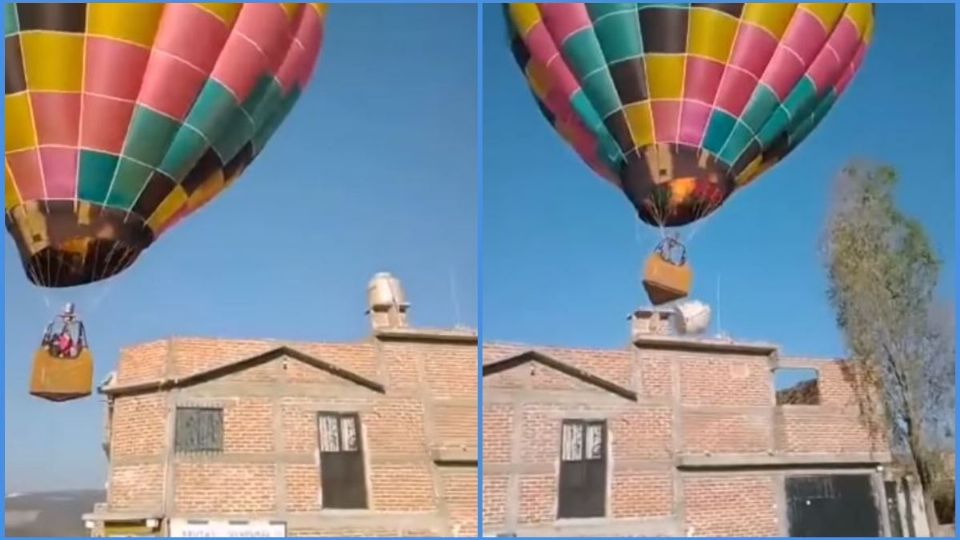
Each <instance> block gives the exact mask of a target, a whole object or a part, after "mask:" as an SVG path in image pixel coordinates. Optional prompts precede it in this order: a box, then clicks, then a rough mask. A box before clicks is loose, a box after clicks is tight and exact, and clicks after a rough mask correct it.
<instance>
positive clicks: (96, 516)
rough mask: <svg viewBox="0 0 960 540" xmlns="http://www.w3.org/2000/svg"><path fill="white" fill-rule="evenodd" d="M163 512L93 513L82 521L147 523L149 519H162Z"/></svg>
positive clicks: (84, 515) (85, 516) (85, 515)
mask: <svg viewBox="0 0 960 540" xmlns="http://www.w3.org/2000/svg"><path fill="white" fill-rule="evenodd" d="M162 517H163V512H160V511H145V512H91V513H89V514H83V516H81V519H83V520H84V521H123V522H127V521H145V520H148V519H161V518H162Z"/></svg>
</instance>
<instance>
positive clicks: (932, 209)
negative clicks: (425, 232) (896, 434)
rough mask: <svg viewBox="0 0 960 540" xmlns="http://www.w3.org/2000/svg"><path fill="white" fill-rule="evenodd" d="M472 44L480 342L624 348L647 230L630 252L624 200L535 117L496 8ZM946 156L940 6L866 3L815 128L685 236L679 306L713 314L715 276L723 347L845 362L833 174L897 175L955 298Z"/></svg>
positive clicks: (950, 70) (947, 100) (950, 71)
mask: <svg viewBox="0 0 960 540" xmlns="http://www.w3.org/2000/svg"><path fill="white" fill-rule="evenodd" d="M483 32H484V35H483V40H484V58H483V71H484V73H483V82H484V89H483V129H484V133H483V163H484V171H483V172H484V178H483V204H484V206H483V237H482V246H481V252H482V255H481V256H482V266H483V268H482V274H481V280H482V284H483V298H482V302H483V333H484V339H485V340H509V341H520V342H528V343H540V344H559V345H566V346H589V347H613V348H619V347H622V346H624V345H625V344H626V343H627V339H628V327H627V323H626V321H625V320H624V319H625V317H626V315H627V314H628V313H629V312H630V311H631V310H632V309H634V308H636V307H638V306H639V305H641V304H643V303H644V302H645V301H646V298H645V295H644V293H643V289H642V287H641V285H640V269H641V264H642V261H643V259H644V258H645V257H646V256H647V255H648V254H649V252H650V250H651V249H652V247H653V245H654V243H655V240H656V238H657V236H656V231H655V230H652V229H650V228H646V227H645V228H644V229H643V230H644V235H643V236H642V237H641V238H642V239H643V240H644V242H643V243H642V244H641V243H638V241H637V234H636V230H637V228H636V227H635V223H636V221H637V220H636V218H635V213H634V212H633V210H632V207H631V206H630V205H629V203H628V202H627V200H626V197H624V196H623V195H622V194H621V192H619V191H618V190H616V189H615V188H614V187H612V186H610V185H609V184H607V183H605V182H603V181H601V180H599V179H598V178H597V177H595V176H594V175H593V174H592V173H591V172H590V171H589V169H588V168H587V167H586V166H585V165H583V164H582V162H581V161H580V160H579V158H578V157H577V156H576V155H575V154H574V153H573V151H572V150H570V149H568V147H567V146H566V144H565V143H564V142H563V141H562V140H561V138H560V137H559V136H558V135H557V134H556V133H555V132H554V131H553V130H552V128H551V127H550V126H549V124H548V123H547V122H546V120H544V119H543V118H542V116H541V114H540V112H539V110H538V109H537V107H536V105H535V104H534V101H533V98H532V97H531V96H530V93H529V91H528V90H527V88H526V87H525V85H524V81H523V77H522V75H521V73H520V71H519V70H518V68H517V67H516V65H515V63H514V61H513V59H512V57H511V56H510V53H509V50H508V48H507V37H506V30H505V27H504V21H503V16H502V14H501V12H500V9H499V7H498V6H485V11H484V28H483ZM954 146H955V145H954V7H953V5H943V4H941V5H930V4H927V5H923V4H917V5H906V4H892V5H888V4H882V5H879V6H878V7H877V31H876V34H875V40H874V44H873V48H872V50H871V51H870V53H869V54H868V56H867V60H866V63H865V65H864V67H863V69H862V70H861V72H860V73H859V75H858V76H857V78H856V80H855V81H854V82H853V84H852V86H851V87H850V88H848V90H847V93H846V94H845V95H844V96H843V97H842V98H841V99H840V101H839V103H838V104H837V106H836V107H835V108H834V110H833V111H832V112H831V113H830V114H829V115H828V117H827V118H826V120H825V121H824V122H823V123H822V124H821V125H820V126H819V128H818V129H817V130H816V131H815V132H814V134H813V135H811V136H810V137H809V138H808V139H807V140H806V141H805V142H804V143H803V144H802V145H801V146H800V147H799V148H798V149H797V150H796V151H795V152H793V153H792V154H791V155H790V156H789V157H788V158H787V159H786V160H785V161H784V162H783V163H781V164H780V165H778V166H777V167H776V168H774V169H773V170H772V171H770V172H769V173H768V174H766V175H765V176H764V177H762V178H761V179H760V180H759V181H758V182H756V183H754V184H753V185H751V186H750V187H749V188H747V189H746V190H744V191H743V192H741V193H740V194H738V195H737V196H736V197H734V198H733V199H731V201H729V203H728V204H727V205H725V206H724V207H723V208H722V209H721V210H720V211H719V212H718V213H717V214H715V215H714V216H713V217H712V218H711V219H710V221H709V222H707V223H706V224H705V225H704V226H703V227H701V228H700V230H699V231H698V232H697V234H696V236H695V237H694V239H693V242H692V244H691V245H690V246H689V247H690V252H689V253H690V256H691V257H692V264H693V266H694V270H695V287H694V290H693V294H692V296H693V297H695V298H699V299H701V300H703V301H705V302H707V303H709V304H712V305H713V304H716V285H717V280H718V277H719V278H720V293H721V302H720V304H719V306H720V310H719V311H720V319H721V323H722V329H723V330H724V331H725V332H726V333H728V334H730V335H731V336H732V337H734V338H737V339H743V340H760V341H769V342H774V343H778V344H781V345H782V346H783V347H784V350H785V352H786V353H788V354H794V355H808V356H821V355H823V356H833V355H839V354H842V353H843V343H842V340H841V337H840V334H839V332H838V330H837V328H836V324H835V322H834V317H833V314H832V312H831V310H830V307H829V305H828V304H827V301H826V296H825V291H826V288H827V281H826V276H825V273H824V271H823V268H822V264H821V261H822V259H821V257H820V255H819V252H818V249H819V247H818V245H819V244H818V242H819V239H820V236H821V234H822V228H823V223H824V220H825V217H826V215H827V211H828V207H829V202H830V201H829V196H830V188H831V184H832V181H833V178H834V175H835V173H836V172H837V171H839V170H840V168H841V167H842V166H843V165H844V164H845V162H846V161H847V160H848V159H849V158H869V159H874V160H880V161H883V162H885V163H888V164H890V165H893V166H894V167H896V168H897V170H898V171H899V172H900V173H901V175H902V177H903V179H902V186H901V187H900V189H899V191H898V194H897V196H898V201H899V202H900V203H901V205H902V207H903V208H904V209H905V211H906V212H908V213H909V214H911V215H914V216H916V217H918V218H919V219H920V220H921V222H922V223H923V224H924V225H925V226H926V228H927V231H928V232H929V234H930V235H931V236H932V240H933V242H934V244H935V247H936V249H937V251H938V252H939V254H940V256H941V257H942V258H943V259H944V261H945V262H946V264H945V267H944V269H943V274H942V276H941V280H942V282H943V283H942V287H941V293H942V294H943V296H944V297H946V298H948V299H953V297H954V295H955V292H954V291H955V289H954V272H955V268H956V264H955V255H956V254H955V251H954V249H955V246H954V244H955V242H954V159H955V157H954ZM716 307H717V306H716V305H714V308H715V309H716ZM716 320H717V317H716V314H715V316H714V322H716Z"/></svg>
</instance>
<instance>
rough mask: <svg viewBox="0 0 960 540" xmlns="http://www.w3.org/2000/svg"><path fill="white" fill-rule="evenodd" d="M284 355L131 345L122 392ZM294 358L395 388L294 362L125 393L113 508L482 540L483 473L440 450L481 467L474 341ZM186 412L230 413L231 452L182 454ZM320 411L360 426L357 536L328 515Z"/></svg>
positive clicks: (118, 422) (200, 345) (313, 530)
mask: <svg viewBox="0 0 960 540" xmlns="http://www.w3.org/2000/svg"><path fill="white" fill-rule="evenodd" d="M278 346H279V344H277V343H273V342H263V341H230V340H215V339H200V338H184V339H181V338H176V339H172V340H167V341H163V342H156V343H150V344H146V345H143V346H138V347H132V348H130V349H128V350H126V351H124V353H123V355H122V357H121V360H120V364H119V366H118V374H117V377H116V379H115V381H114V385H115V386H119V387H123V386H128V385H133V384H141V383H150V382H158V381H160V380H162V379H165V378H166V379H173V378H184V377H189V376H191V375H194V374H197V373H202V372H205V371H207V370H210V369H213V368H219V367H224V366H229V365H231V364H234V363H236V362H238V361H245V359H249V358H251V357H256V356H257V355H264V354H265V353H269V352H270V351H272V350H276V349H277V347H278ZM290 347H291V348H293V349H295V350H296V351H298V352H300V353H303V354H307V355H310V356H312V357H314V358H316V359H318V360H320V361H322V362H325V363H327V364H329V365H331V366H333V368H334V369H335V370H342V371H343V372H349V373H352V374H354V375H357V376H360V377H364V378H367V379H368V380H371V381H374V382H375V383H377V384H380V385H382V387H383V391H382V392H381V391H376V390H373V389H371V388H368V387H365V386H362V385H360V384H358V383H356V382H354V381H351V380H348V379H346V378H344V377H342V376H338V375H336V374H333V373H331V372H330V371H327V370H325V369H320V368H318V367H316V366H313V365H309V364H305V363H303V362H301V361H299V360H296V359H294V358H289V357H286V356H284V355H282V354H281V355H276V357H273V356H270V357H265V358H266V359H265V360H264V361H263V362H260V363H258V364H256V365H244V366H243V367H242V368H240V369H236V370H233V371H230V370H229V369H228V370H226V371H225V372H222V373H217V374H216V376H213V377H212V378H209V379H204V380H202V381H198V382H197V383H196V384H192V385H190V386H188V387H183V388H176V389H175V390H173V391H160V392H155V391H150V390H147V391H145V392H144V391H141V393H140V394H138V395H130V396H128V395H122V394H121V395H118V396H117V397H116V398H115V399H114V413H113V419H112V425H111V426H110V431H111V463H110V485H109V490H108V508H107V509H106V510H107V511H109V512H123V511H142V512H149V513H151V514H153V515H164V516H166V517H167V518H170V517H177V516H183V517H194V518H204V519H216V518H219V517H225V518H229V517H233V518H241V519H242V518H251V517H253V518H271V519H284V520H286V519H288V518H289V519H290V520H291V521H290V522H289V523H291V524H292V525H288V531H289V534H291V535H292V536H309V535H311V534H319V535H323V536H329V535H331V534H332V535H344V536H364V535H371V534H382V532H383V531H390V533H389V534H391V535H396V534H401V535H406V536H411V535H418V536H438V535H450V534H457V535H474V534H475V533H476V529H477V516H476V508H477V503H476V497H477V495H476V494H477V487H476V484H477V481H476V466H475V464H474V465H473V466H469V464H468V465H467V466H464V464H463V462H462V461H461V462H457V463H455V464H453V465H451V466H447V465H445V464H444V463H443V462H442V461H437V459H438V458H437V456H435V455H434V453H435V451H437V452H441V451H449V450H450V449H454V450H458V451H459V452H460V453H459V454H456V457H457V459H462V460H466V462H467V463H469V460H470V458H471V457H472V459H474V460H475V459H476V433H477V432H476V429H477V421H476V396H477V392H476V386H477V369H476V345H475V341H474V344H471V343H470V342H469V339H467V340H463V339H461V340H459V341H457V340H452V341H451V340H447V341H443V340H441V341H429V340H427V341H425V340H422V339H408V340H403V341H398V342H391V341H389V340H383V341H380V340H372V341H370V342H368V343H356V344H293V345H290ZM471 401H472V407H465V404H467V403H470V402H471ZM176 406H215V407H218V408H222V410H223V451H222V452H218V453H202V454H179V453H176V452H174V451H173V448H172V445H173V429H172V427H173V424H174V422H173V414H174V411H175V408H176ZM321 411H332V412H356V413H358V415H359V418H360V427H361V433H360V434H361V441H362V445H363V446H364V460H365V461H364V466H365V472H366V482H367V501H368V509H369V510H368V512H367V513H365V514H363V515H364V516H366V517H363V518H359V519H358V518H351V521H350V522H349V524H348V525H345V526H340V525H338V524H337V522H336V520H334V521H331V518H329V517H323V516H324V515H325V511H324V509H323V506H322V501H323V493H322V492H321V491H322V490H321V485H320V474H319V448H318V426H317V415H318V414H319V413H320V412H321ZM168 471H169V472H168ZM165 483H167V487H166V488H165ZM164 493H166V496H165V495H164ZM165 497H166V498H165ZM471 510H472V514H471ZM405 515H409V516H410V518H409V519H405V518H404V517H403V516H405ZM291 516H294V517H291Z"/></svg>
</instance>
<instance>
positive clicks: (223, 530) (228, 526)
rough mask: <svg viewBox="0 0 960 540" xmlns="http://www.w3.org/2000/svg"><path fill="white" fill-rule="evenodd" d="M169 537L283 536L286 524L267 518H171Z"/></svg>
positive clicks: (285, 531)
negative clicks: (246, 519) (249, 519)
mask: <svg viewBox="0 0 960 540" xmlns="http://www.w3.org/2000/svg"><path fill="white" fill-rule="evenodd" d="M170 536H171V537H194V538H199V537H204V538H235V537H241V538H255V537H262V538H284V537H286V536H287V524H286V523H285V522H283V521H268V520H254V521H243V520H212V519H211V520H206V519H171V520H170Z"/></svg>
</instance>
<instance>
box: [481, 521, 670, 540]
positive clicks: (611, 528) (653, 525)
mask: <svg viewBox="0 0 960 540" xmlns="http://www.w3.org/2000/svg"><path fill="white" fill-rule="evenodd" d="M504 532H512V533H516V536H518V537H558V536H560V537H575V536H587V537H589V536H641V537H642V536H647V537H661V538H662V537H679V536H683V531H682V530H681V527H680V524H679V523H678V522H677V520H676V519H674V518H672V517H668V518H655V519H611V518H595V519H560V520H557V521H556V522H554V523H553V524H552V525H533V526H518V527H517V530H516V531H505V530H503V529H500V530H498V528H497V527H489V528H488V527H484V536H497V534H503V533H504ZM491 533H492V534H491Z"/></svg>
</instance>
